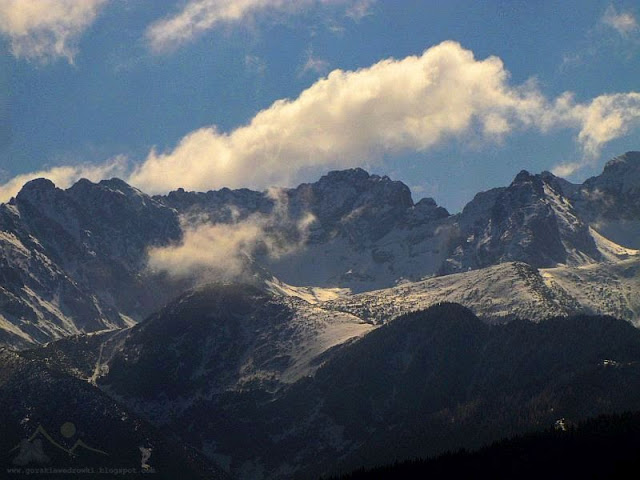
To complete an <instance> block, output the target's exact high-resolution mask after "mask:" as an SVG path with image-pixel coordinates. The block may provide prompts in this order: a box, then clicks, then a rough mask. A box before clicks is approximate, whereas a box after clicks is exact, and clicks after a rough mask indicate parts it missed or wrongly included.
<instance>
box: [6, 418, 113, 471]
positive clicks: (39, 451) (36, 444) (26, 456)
mask: <svg viewBox="0 0 640 480" xmlns="http://www.w3.org/2000/svg"><path fill="white" fill-rule="evenodd" d="M60 434H61V435H62V436H63V437H64V438H67V439H71V438H72V437H73V436H74V435H75V434H76V426H75V424H73V423H71V422H65V423H63V424H62V426H61V427H60ZM45 441H46V442H47V443H48V444H49V445H51V446H53V447H55V448H56V449H58V450H61V451H63V452H65V453H67V454H68V455H69V456H71V457H75V456H77V455H78V453H77V452H78V451H79V450H86V451H90V452H94V453H98V454H100V455H106V456H108V455H109V454H108V453H107V452H105V451H103V450H99V449H97V448H93V447H90V446H89V445H87V444H86V443H85V442H84V441H82V440H81V439H77V440H76V441H75V443H74V444H73V446H72V447H71V448H66V447H64V446H62V445H61V444H60V443H59V442H57V441H56V440H55V439H54V438H53V437H52V436H51V435H49V433H48V432H47V431H46V430H45V428H44V427H43V426H42V425H38V428H36V430H35V431H34V432H33V434H31V436H30V437H29V438H25V439H23V440H22V441H21V442H20V443H19V444H18V445H16V446H15V447H13V448H12V449H11V450H9V453H11V452H14V451H16V450H19V452H18V455H17V456H16V457H15V458H14V459H13V464H14V465H17V466H20V467H22V466H25V465H28V464H30V463H48V462H49V461H50V458H49V457H48V456H47V454H46V453H45V451H44V445H45Z"/></svg>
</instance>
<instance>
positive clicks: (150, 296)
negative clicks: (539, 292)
mask: <svg viewBox="0 0 640 480" xmlns="http://www.w3.org/2000/svg"><path fill="white" fill-rule="evenodd" d="M639 172H640V153H638V152H630V153H627V154H625V155H622V156H620V157H618V158H616V159H614V160H612V161H611V162H609V163H608V164H607V166H606V167H605V170H604V172H603V173H602V175H600V176H598V177H594V178H592V179H589V180H588V181H586V182H585V183H584V185H582V186H579V185H573V184H571V183H569V182H567V181H565V180H562V179H560V178H557V177H555V176H553V175H552V174H550V173H548V172H544V173H542V174H540V175H530V174H529V173H527V172H521V173H520V174H519V175H518V176H517V177H516V178H515V180H514V181H513V182H512V184H511V185H509V186H508V187H504V188H496V189H493V190H490V191H488V192H482V193H479V194H478V195H476V197H475V198H474V199H473V200H472V201H471V202H470V203H469V204H468V205H467V206H466V207H465V208H464V210H463V211H462V213H460V214H457V215H449V213H448V212H447V211H446V210H445V209H444V208H442V207H438V205H437V204H436V203H435V201H433V200H432V199H429V198H427V199H422V200H420V201H419V202H417V203H415V204H414V203H413V201H412V199H411V194H410V192H409V189H408V188H407V186H406V185H404V184H402V183H400V182H395V181H392V180H390V179H389V178H388V177H380V176H377V175H370V174H368V173H367V172H365V171H364V170H362V169H351V170H345V171H338V172H330V173H329V174H327V175H325V176H323V177H322V178H321V179H320V180H318V181H317V182H315V183H309V184H302V185H300V186H298V187H297V188H292V189H275V188H274V189H271V190H269V191H266V192H254V191H251V190H247V189H240V190H229V189H222V190H219V191H211V192H207V193H194V192H185V191H184V190H182V189H180V190H178V191H175V192H172V193H170V194H168V195H166V196H155V197H149V196H147V195H145V194H144V193H142V192H140V191H139V190H137V189H135V188H133V187H131V186H129V185H127V184H126V183H125V182H123V181H121V180H118V179H112V180H106V181H102V182H100V183H97V184H94V183H91V182H89V181H87V180H81V181H79V182H78V183H77V184H76V185H74V186H73V187H71V188H69V189H68V190H61V189H58V188H56V187H55V185H53V183H51V182H50V181H48V180H44V179H39V180H35V181H33V182H30V183H28V184H27V185H25V186H24V188H23V189H22V191H21V192H20V193H19V194H18V195H17V197H16V198H15V199H14V200H12V201H11V202H10V203H9V204H5V205H2V206H0V247H1V248H2V253H1V254H0V279H2V282H3V283H2V284H1V286H0V302H1V304H0V307H1V308H0V315H1V317H0V323H1V324H2V325H1V328H0V330H2V331H3V333H2V335H3V336H4V337H3V339H0V341H7V340H6V339H13V340H11V342H13V343H14V344H16V345H18V344H23V343H24V342H27V343H28V342H29V341H45V340H46V339H48V338H57V336H59V335H63V334H65V332H66V333H77V332H79V331H91V330H99V329H102V328H113V327H117V326H123V325H127V324H130V322H131V321H133V320H137V319H141V318H142V317H143V316H145V315H147V314H148V313H150V312H151V311H152V310H155V309H157V308H160V307H161V306H162V305H164V304H166V302H167V301H169V300H170V299H171V298H173V297H175V296H177V295H178V294H179V293H180V292H181V291H183V290H184V288H186V286H189V285H190V284H189V282H188V281H187V282H185V283H184V284H183V285H178V286H177V285H175V284H174V283H172V282H170V281H169V280H168V279H167V278H161V277H159V276H157V275H156V276H152V277H151V276H149V275H150V273H149V272H148V271H147V270H146V261H147V256H146V252H147V249H148V248H150V247H152V246H159V245H167V244H170V243H174V242H177V241H179V240H180V238H181V236H182V232H183V229H184V228H185V227H189V226H194V225H198V224H200V223H202V222H206V223H220V222H221V223H237V222H243V221H248V222H253V221H256V219H257V221H258V222H262V223H260V228H262V229H263V230H265V232H267V233H271V232H276V238H278V240H279V241H283V242H285V243H290V244H291V245H292V248H288V249H284V251H285V252H286V253H285V254H280V255H277V256H272V255H269V252H268V251H266V252H265V251H263V250H260V248H259V247H256V251H255V252H251V253H252V254H253V255H252V257H253V261H254V263H255V264H256V265H260V266H262V267H265V268H266V269H267V270H269V271H271V272H272V273H273V274H275V275H276V276H277V277H278V278H281V279H282V280H283V281H285V282H286V283H289V284H293V285H314V286H322V287H348V288H351V289H352V291H354V292H363V291H367V290H373V289H378V288H386V287H391V286H393V285H396V284H398V283H403V282H406V281H416V280H421V279H423V278H425V277H429V276H433V275H435V274H447V273H453V272H464V271H467V270H469V269H477V268H482V267H486V266H490V265H495V264H498V263H502V262H509V261H521V262H526V263H528V264H530V265H532V266H533V267H539V268H548V267H554V266H556V265H583V264H589V263H595V262H602V261H603V260H605V259H606V260H607V261H608V260H611V259H612V258H613V257H612V256H611V254H610V252H611V248H613V250H615V249H616V248H617V246H615V245H614V246H613V247H611V248H609V253H607V254H606V255H605V254H603V253H602V248H601V246H600V243H598V242H600V241H601V240H602V239H600V238H596V240H594V238H595V237H597V235H595V236H594V234H592V231H590V229H589V228H590V227H592V228H594V229H595V230H596V231H597V232H599V233H600V234H603V235H604V237H607V238H610V239H613V240H614V241H617V242H618V243H620V244H622V245H626V246H632V247H633V246H635V245H637V246H640V240H639V239H640V206H639V205H640V204H639V201H640V200H639V198H640V193H639V187H638V184H639V183H640V182H638V181H636V180H637V179H638V177H639V176H640V174H639ZM309 218H313V221H311V222H308V221H307V220H308V219H309ZM265 219H267V221H265ZM302 220H305V222H303V221H302ZM264 225H266V227H265V226H264ZM301 225H304V227H301ZM604 240H605V241H606V238H605V239H604ZM623 254H625V255H626V253H625V252H623ZM603 255H605V257H606V258H604V257H603ZM614 257H615V254H614ZM127 317H131V318H132V319H133V320H130V319H128V318H127ZM26 331H28V332H29V333H28V334H27V333H25V332H26ZM31 337H33V338H31Z"/></svg>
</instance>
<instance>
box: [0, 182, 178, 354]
mask: <svg viewBox="0 0 640 480" xmlns="http://www.w3.org/2000/svg"><path fill="white" fill-rule="evenodd" d="M180 235H181V230H180V226H179V222H178V217H177V214H176V213H175V211H173V210H171V209H169V208H167V207H166V206H164V205H161V204H160V203H158V202H156V201H155V200H153V199H151V198H150V197H148V196H147V195H144V194H143V193H141V192H140V191H138V190H136V189H134V188H132V187H130V186H129V185H127V184H126V183H125V182H123V181H121V180H118V179H112V180H105V181H102V182H100V183H99V184H93V183H91V182H89V181H88V180H81V181H79V182H78V183H76V184H75V185H74V186H73V187H71V188H70V189H68V190H66V191H65V190H61V189H59V188H56V187H55V185H54V184H53V183H52V182H51V181H49V180H45V179H38V180H34V181H32V182H29V183H27V184H26V185H25V186H24V188H23V189H22V190H21V191H20V193H19V194H18V195H17V197H16V198H15V199H13V200H12V201H11V202H10V203H9V204H3V205H0V247H1V248H2V255H1V256H0V257H1V258H0V272H1V273H0V275H1V278H2V284H1V286H0V302H2V306H3V308H1V309H0V321H1V322H2V323H3V327H4V329H5V330H8V331H9V334H10V335H11V341H9V342H8V343H9V344H12V345H16V346H25V345H27V344H29V343H31V342H44V341H48V340H51V339H52V338H58V337H60V336H63V335H69V334H73V333H79V332H90V331H96V330H103V329H109V328H119V327H123V326H127V325H131V324H132V322H133V320H131V319H128V318H127V317H133V318H134V319H141V318H143V317H144V316H146V315H148V314H149V313H150V312H151V311H153V310H154V309H155V308H158V307H159V306H161V305H162V304H163V303H164V302H165V301H166V299H167V295H168V291H167V287H165V286H164V285H163V283H162V282H157V283H156V284H152V283H151V282H150V281H149V278H146V274H145V269H146V250H147V248H149V247H150V246H153V245H162V244H167V243H168V242H170V241H172V240H177V239H179V238H180ZM10 325H12V326H13V327H15V328H12V327H11V326H10Z"/></svg>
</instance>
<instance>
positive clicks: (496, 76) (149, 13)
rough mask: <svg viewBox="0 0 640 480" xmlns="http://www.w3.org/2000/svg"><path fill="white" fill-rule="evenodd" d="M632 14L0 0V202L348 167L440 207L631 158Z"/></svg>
mask: <svg viewBox="0 0 640 480" xmlns="http://www.w3.org/2000/svg"><path fill="white" fill-rule="evenodd" d="M639 21H640V6H639V5H638V3H637V2H634V1H624V0H621V1H613V2H612V1H595V0H594V1H589V0H575V1H571V0H564V1H557V2H551V1H531V0H527V1H518V0H504V1H495V0H494V1H490V0H486V1H456V0H449V1H446V2H445V1H425V0H422V1H417V0H416V1H413V0H394V1H391V0H180V1H173V0H172V1H169V0H167V1H162V2H160V1H139V0H0V36H1V41H0V49H2V55H1V56H0V87H1V88H0V184H2V186H0V201H5V200H7V199H8V198H9V197H10V196H11V195H14V194H15V192H16V191H17V189H19V188H20V186H21V185H22V184H23V183H24V182H25V181H27V180H29V179H30V178H34V176H48V177H49V178H51V179H52V180H54V182H56V184H58V185H59V186H61V187H67V186H69V185H70V184H71V183H72V182H73V181H75V180H77V179H78V178H80V177H83V176H84V177H87V178H90V179H92V180H98V179H100V178H102V177H111V176H120V177H122V178H124V179H125V180H127V181H129V182H130V183H132V184H134V185H135V186H138V187H139V188H141V189H142V190H144V191H147V192H149V193H163V192H167V191H169V190H172V189H175V188H178V187H180V186H182V187H184V188H185V189H188V190H209V189H217V188H221V187H223V186H230V187H243V186H246V187H250V188H258V189H264V188H266V187H268V186H270V185H280V186H293V185H296V184H297V183H299V182H301V181H314V180H316V179H317V178H318V177H319V176H320V175H322V174H323V173H325V172H327V171H329V170H332V169H337V168H349V167H353V166H362V167H364V168H365V169H367V170H369V171H370V172H372V173H378V174H384V175H389V176H390V177H392V178H394V179H398V180H402V181H403V182H405V183H406V184H407V185H409V186H410V187H411V189H412V192H413V196H414V200H416V201H417V200H418V199H420V198H422V197H424V196H431V197H434V198H435V199H436V201H437V202H438V203H439V204H441V205H443V206H445V207H447V208H448V209H449V210H450V211H452V212H455V211H458V210H459V209H460V208H461V207H462V206H463V205H464V204H465V203H466V202H467V201H469V200H470V199H471V198H472V196H473V195H474V194H475V193H476V192H478V191H480V190H486V189H488V188H491V187H495V186H501V185H506V184H508V183H509V182H510V181H511V180H512V179H513V177H514V176H515V175H516V174H517V172H518V171H520V170H521V169H527V170H529V171H531V172H540V171H543V170H551V171H554V172H555V173H557V174H561V175H562V176H564V177H565V178H568V179H569V180H572V181H576V182H581V181H583V180H584V179H585V178H587V177H589V176H591V175H595V174H597V173H599V172H600V171H601V169H602V166H603V165H604V163H605V162H606V161H607V160H608V159H610V158H611V157H613V156H615V155H618V154H621V153H624V152H625V151H628V150H640V128H639V127H640V93H639V92H640V58H639V54H640V28H639V25H638V23H639Z"/></svg>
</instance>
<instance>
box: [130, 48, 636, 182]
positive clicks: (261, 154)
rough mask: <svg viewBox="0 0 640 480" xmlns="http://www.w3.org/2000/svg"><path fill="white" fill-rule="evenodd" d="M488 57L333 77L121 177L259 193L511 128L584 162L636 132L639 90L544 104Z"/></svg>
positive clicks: (438, 54)
mask: <svg viewBox="0 0 640 480" xmlns="http://www.w3.org/2000/svg"><path fill="white" fill-rule="evenodd" d="M508 79H509V74H508V72H507V71H506V70H505V68H504V66H503V64H502V61H501V60H500V59H499V58H497V57H489V58H487V59H484V60H477V59H475V58H474V56H473V53H472V52H471V51H469V50H465V49H464V48H462V47H461V46H460V45H459V44H457V43H455V42H444V43H442V44H440V45H437V46H434V47H432V48H430V49H428V50H426V51H425V52H424V53H423V54H422V55H421V56H411V57H407V58H404V59H401V60H395V59H387V60H383V61H381V62H379V63H377V64H375V65H373V66H371V67H369V68H363V69H361V70H357V71H352V72H348V71H342V70H334V71H333V72H331V73H330V74H329V75H328V76H327V77H326V78H323V79H321V80H319V81H317V82H316V83H315V84H313V85H312V86H311V87H309V88H308V89H307V90H305V91H303V92H302V93H301V94H300V96H299V97H298V98H296V99H293V100H278V101H277V102H275V103H274V104H273V105H271V107H269V108H267V109H266V110H263V111H261V112H259V113H258V114H257V115H256V116H255V117H254V118H253V119H252V120H251V121H250V122H249V123H248V124H247V125H244V126H241V127H239V128H237V129H235V130H233V131H231V132H228V133H226V132H220V131H218V130H217V129H216V127H206V128H202V129H199V130H196V131H194V132H191V133H190V134H188V135H187V136H185V137H184V138H183V139H182V140H181V141H180V143H179V144H178V145H177V146H176V148H175V149H174V150H173V151H169V152H162V153H158V152H155V151H152V152H151V153H150V154H149V156H148V158H147V159H146V161H145V162H144V163H143V164H142V165H140V166H139V167H138V168H137V169H136V170H135V171H134V172H133V174H132V176H131V177H130V181H131V182H133V183H134V184H135V185H136V186H138V187H139V188H141V189H143V190H145V191H149V192H153V193H155V192H165V191H168V190H171V189H175V188H177V187H179V186H183V187H185V188H190V189H195V190H207V189H211V188H219V187H222V186H229V187H241V186H249V187H253V188H256V187H257V188H261V187H266V186H269V185H274V184H281V185H282V184H290V183H291V182H293V181H297V180H299V178H298V175H299V174H300V172H304V171H305V170H306V171H308V169H309V168H314V167H317V168H321V169H327V168H334V167H337V168H346V167H351V166H358V165H362V164H363V163H375V161H376V160H380V159H381V158H382V157H383V156H384V155H386V154H394V153H399V152H403V151H425V150H427V149H429V148H432V147H433V146H435V145H437V144H439V143H441V142H444V141H451V140H455V139H461V138H468V137H469V136H470V135H473V136H475V137H476V138H477V137H479V138H480V139H484V140H485V141H492V140H496V139H502V138H503V137H504V136H506V135H507V134H509V133H510V132H512V131H513V130H514V129H525V128H535V129H538V130H540V131H542V132H548V131H551V130H556V129H559V128H570V129H574V130H577V133H578V135H577V141H578V142H579V144H580V146H581V147H582V148H583V150H584V152H585V157H590V158H592V157H593V156H595V155H597V153H598V152H599V148H600V146H601V145H602V144H604V143H606V142H608V141H610V140H612V139H614V138H617V137H619V136H621V135H623V134H624V133H626V132H627V131H628V130H629V128H631V127H632V126H633V125H635V124H636V123H637V120H638V118H639V113H638V96H639V95H640V94H638V93H627V94H617V95H603V96H601V97H597V98H596V99H594V100H592V101H591V102H589V103H586V104H581V103H577V102H576V101H575V100H574V98H573V96H572V95H571V94H570V93H566V94H563V95H561V96H560V97H558V98H556V99H554V100H549V99H547V98H546V97H545V96H544V95H543V94H542V93H541V92H540V91H539V88H538V87H537V85H536V84H535V83H534V82H527V83H525V84H523V85H519V86H511V85H509V82H508Z"/></svg>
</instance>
